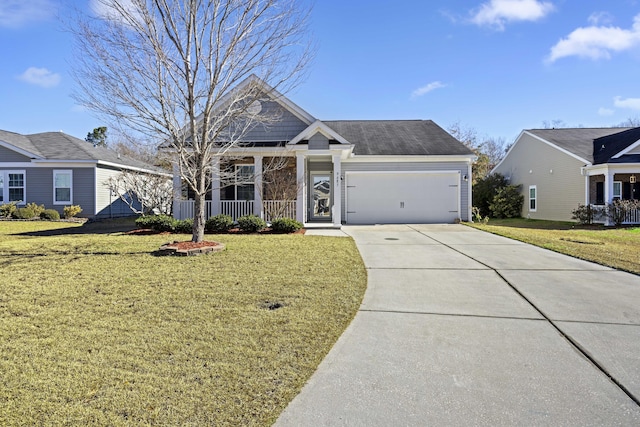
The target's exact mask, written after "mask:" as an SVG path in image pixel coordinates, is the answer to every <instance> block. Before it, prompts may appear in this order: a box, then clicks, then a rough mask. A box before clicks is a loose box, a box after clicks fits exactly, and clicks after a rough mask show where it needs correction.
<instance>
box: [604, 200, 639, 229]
mask: <svg viewBox="0 0 640 427" xmlns="http://www.w3.org/2000/svg"><path fill="white" fill-rule="evenodd" d="M639 208H640V203H638V201H637V200H615V201H614V202H613V203H609V204H608V205H607V216H608V218H609V220H610V221H611V222H613V223H614V224H615V226H616V227H618V226H620V225H622V223H623V222H625V221H626V219H627V213H629V212H630V211H632V210H634V209H639Z"/></svg>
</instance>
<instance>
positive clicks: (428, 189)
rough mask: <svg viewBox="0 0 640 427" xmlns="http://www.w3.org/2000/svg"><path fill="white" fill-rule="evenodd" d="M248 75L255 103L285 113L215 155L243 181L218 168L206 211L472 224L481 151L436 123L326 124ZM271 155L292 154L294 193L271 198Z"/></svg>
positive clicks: (330, 220)
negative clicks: (225, 179)
mask: <svg viewBox="0 0 640 427" xmlns="http://www.w3.org/2000/svg"><path fill="white" fill-rule="evenodd" d="M249 80H251V81H253V82H254V83H255V82H256V81H257V82H258V84H260V85H261V86H262V88H263V90H262V93H263V94H264V96H263V97H262V98H261V100H260V101H259V102H256V103H254V104H255V105H252V108H254V109H260V110H262V111H264V110H265V109H267V110H266V111H269V112H270V113H272V114H270V115H271V116H273V115H274V114H275V115H277V117H278V118H279V119H278V120H277V121H276V123H271V124H269V125H268V126H267V125H264V126H257V127H256V128H254V129H252V130H251V131H249V132H248V133H247V134H246V135H245V136H244V138H243V140H242V143H241V144H240V145H241V146H240V147H238V148H237V149H235V150H231V151H230V152H228V153H225V156H222V158H220V157H217V158H216V159H215V160H214V166H213V167H214V170H220V168H229V167H235V168H236V171H237V174H238V176H242V177H243V178H244V179H243V180H242V182H241V183H238V184H237V185H234V184H233V183H230V184H229V183H228V184H225V183H220V182H219V178H218V177H217V174H215V173H214V174H213V175H214V176H213V178H212V184H211V188H212V191H211V194H210V195H209V197H208V199H209V201H208V203H207V216H212V215H216V214H218V213H225V214H229V215H231V216H232V217H234V218H237V217H238V216H241V215H246V214H255V215H259V216H261V217H263V218H264V219H266V220H267V221H270V220H272V219H274V218H275V217H278V216H287V217H291V218H295V219H297V220H298V221H300V222H302V223H304V224H306V225H309V224H313V223H316V224H319V225H323V224H324V225H328V226H333V227H340V226H341V224H377V223H436V222H438V223H453V222H454V221H456V220H463V221H468V220H470V218H471V165H472V163H473V161H474V160H475V156H474V154H473V153H472V152H471V151H470V150H469V149H468V148H466V147H465V146H464V145H463V144H462V143H461V142H459V141H458V140H456V139H455V138H454V137H453V136H451V135H450V134H449V133H447V132H446V131H444V130H443V129H442V128H441V127H439V126H438V125H437V124H435V123H434V122H433V121H431V120H338V121H320V120H318V119H316V118H315V117H313V116H312V115H311V114H309V113H308V112H306V111H305V110H303V109H302V108H300V107H299V106H297V105H296V104H294V103H293V102H292V101H291V100H289V99H287V98H286V97H284V96H283V95H281V94H279V93H278V92H277V91H275V90H273V88H271V87H269V86H268V85H266V84H265V83H264V82H262V81H260V80H259V79H257V78H256V77H251V78H250V79H248V80H247V81H249ZM247 81H245V82H244V83H243V84H248V83H247ZM164 147H165V148H167V147H168V145H166V144H165V145H164ZM238 157H242V158H241V159H238ZM275 157H281V158H285V159H288V160H289V162H288V166H287V170H288V172H289V175H290V176H293V179H294V183H295V187H296V188H295V191H294V192H293V194H292V195H291V197H289V198H288V199H284V200H283V199H282V198H280V199H272V198H270V197H269V195H270V194H273V193H274V192H273V191H270V186H272V185H278V182H277V181H278V179H275V180H271V181H270V180H269V179H268V178H265V177H263V170H265V169H266V165H268V164H270V162H271V161H272V159H273V158H275ZM230 159H231V160H230ZM174 168H175V169H174V194H175V202H174V215H175V216H176V217H178V218H186V217H190V216H192V215H193V205H194V203H193V200H189V192H188V191H186V190H185V189H184V188H183V186H182V183H181V181H180V176H179V173H178V168H177V166H174ZM246 177H253V178H252V179H253V181H251V182H247V180H246ZM250 179H251V178H250ZM274 212H277V214H275V213H274Z"/></svg>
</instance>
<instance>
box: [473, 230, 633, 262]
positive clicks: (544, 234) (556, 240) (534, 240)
mask: <svg viewBox="0 0 640 427" xmlns="http://www.w3.org/2000/svg"><path fill="white" fill-rule="evenodd" d="M468 225H470V226H472V227H475V228H478V229H480V230H485V231H488V232H491V233H495V234H499V235H501V236H506V237H510V238H512V239H516V240H520V241H522V242H526V243H531V244H533V245H536V246H540V247H543V248H547V249H551V250H553V251H556V252H560V253H563V254H567V255H571V256H574V257H576V258H580V259H584V260H587V261H592V262H596V263H598V264H602V265H606V266H609V267H613V268H617V269H620V270H624V271H629V272H631V273H635V274H640V257H638V254H639V253H640V228H608V227H601V226H579V225H576V224H575V223H571V222H558V221H539V220H526V219H508V220H491V221H490V222H489V223H488V224H487V225H483V224H468Z"/></svg>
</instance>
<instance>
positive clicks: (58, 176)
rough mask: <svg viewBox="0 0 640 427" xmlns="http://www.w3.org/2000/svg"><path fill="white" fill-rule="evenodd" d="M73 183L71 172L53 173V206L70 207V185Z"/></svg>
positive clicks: (55, 171)
mask: <svg viewBox="0 0 640 427" xmlns="http://www.w3.org/2000/svg"><path fill="white" fill-rule="evenodd" d="M72 182H73V172H72V171H70V170H54V171H53V204H54V205H67V204H68V205H71V204H73V203H72V197H71V193H72V191H71V187H72V186H71V183H72Z"/></svg>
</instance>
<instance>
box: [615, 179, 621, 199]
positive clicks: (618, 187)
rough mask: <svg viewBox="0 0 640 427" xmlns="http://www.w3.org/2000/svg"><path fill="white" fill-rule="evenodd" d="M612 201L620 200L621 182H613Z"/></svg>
mask: <svg viewBox="0 0 640 427" xmlns="http://www.w3.org/2000/svg"><path fill="white" fill-rule="evenodd" d="M613 200H622V181H613Z"/></svg>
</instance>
